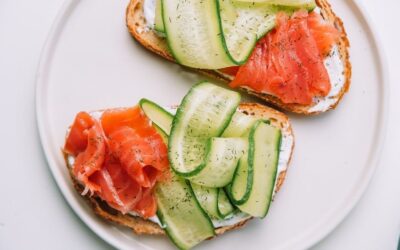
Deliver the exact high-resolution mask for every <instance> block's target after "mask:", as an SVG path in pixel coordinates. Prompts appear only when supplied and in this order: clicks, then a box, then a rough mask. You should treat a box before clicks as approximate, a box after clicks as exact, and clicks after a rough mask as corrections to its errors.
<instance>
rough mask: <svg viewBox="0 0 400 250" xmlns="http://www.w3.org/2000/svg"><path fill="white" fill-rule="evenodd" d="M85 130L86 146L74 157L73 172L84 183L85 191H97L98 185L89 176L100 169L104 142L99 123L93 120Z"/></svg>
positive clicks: (102, 160)
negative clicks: (91, 124)
mask: <svg viewBox="0 0 400 250" xmlns="http://www.w3.org/2000/svg"><path fill="white" fill-rule="evenodd" d="M87 131H88V132H87V137H86V138H87V146H86V149H85V150H84V151H82V152H80V153H79V154H78V156H77V157H76V158H75V162H74V165H73V174H74V176H75V177H76V178H77V180H78V181H80V182H81V183H83V184H85V187H86V191H89V190H90V191H91V192H92V193H93V192H95V191H99V190H100V187H99V185H98V184H97V183H95V182H91V181H90V179H89V178H90V176H92V175H93V174H94V173H96V172H97V171H100V170H101V168H102V166H103V163H104V159H105V154H106V144H105V139H104V135H103V130H102V129H101V126H100V123H98V122H96V121H95V122H94V124H93V126H92V127H91V128H89V129H88V130H87Z"/></svg>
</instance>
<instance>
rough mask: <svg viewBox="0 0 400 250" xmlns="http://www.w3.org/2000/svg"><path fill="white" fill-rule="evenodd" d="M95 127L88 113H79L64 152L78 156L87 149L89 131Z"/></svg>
mask: <svg viewBox="0 0 400 250" xmlns="http://www.w3.org/2000/svg"><path fill="white" fill-rule="evenodd" d="M93 125H94V120H93V118H92V117H91V116H90V115H89V114H88V113H86V112H79V113H78V114H77V115H76V117H75V120H74V123H73V125H72V126H71V129H70V131H69V134H68V137H67V140H66V142H65V146H64V151H65V152H66V153H67V154H70V155H73V156H77V155H78V154H79V153H80V152H82V151H84V150H85V148H86V147H87V135H88V130H89V129H90V128H91V127H92V126H93Z"/></svg>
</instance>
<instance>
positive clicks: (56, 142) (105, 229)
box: [36, 0, 387, 249]
mask: <svg viewBox="0 0 400 250" xmlns="http://www.w3.org/2000/svg"><path fill="white" fill-rule="evenodd" d="M331 2H332V5H333V8H334V10H335V11H336V13H337V14H338V15H339V16H340V17H342V19H343V21H344V23H345V26H346V28H347V32H348V35H349V38H350V42H351V44H352V45H353V46H352V47H351V51H350V52H351V53H350V54H351V60H352V64H353V78H352V86H351V89H350V92H349V93H348V94H347V95H346V96H345V98H344V99H343V101H342V102H341V103H340V105H339V107H338V108H337V109H336V110H334V111H331V112H328V113H326V114H324V115H320V116H318V117H300V116H291V120H292V122H293V127H294V130H295V135H296V148H295V153H294V157H293V161H292V164H291V166H290V169H289V172H288V175H287V180H286V182H285V185H284V186H283V188H282V190H281V191H280V192H279V194H278V195H277V196H276V198H275V201H274V203H273V205H272V206H271V209H270V212H269V215H268V216H267V218H266V219H265V220H252V221H251V222H250V223H248V225H247V226H246V227H245V228H243V229H241V230H237V231H234V232H230V233H228V234H226V235H223V236H222V237H218V238H217V239H214V240H211V241H207V242H205V243H203V244H201V246H200V247H199V249H201V248H203V249H205V248H207V249H219V248H221V247H222V246H223V247H224V248H227V249H228V248H229V249H244V248H246V249H251V248H259V247H260V246H262V247H263V248H268V249H302V248H307V247H310V246H312V245H313V244H315V243H316V242H318V241H319V240H320V239H322V238H323V237H324V236H326V235H327V234H328V233H329V232H331V231H332V230H333V229H334V228H335V227H336V226H337V225H338V224H339V223H340V221H342V220H343V218H344V217H345V216H346V215H347V214H348V213H349V211H350V210H351V208H353V207H354V205H355V204H356V202H357V201H358V200H359V199H360V197H361V195H362V193H363V191H364V190H365V188H366V186H367V184H368V182H369V180H370V178H371V176H372V174H373V172H374V169H375V167H376V165H377V158H378V155H379V152H380V148H381V145H382V140H383V131H384V130H385V121H386V102H387V94H386V93H387V83H386V80H385V75H386V74H385V72H384V70H385V67H384V65H383V62H382V57H381V55H380V52H379V50H380V48H381V47H380V46H379V45H378V44H377V42H376V39H375V37H374V31H373V29H371V26H370V25H369V23H368V19H367V18H365V15H364V14H363V11H362V10H361V9H360V7H359V5H358V4H356V3H355V2H353V1H345V0H332V1H331ZM127 4H128V0H126V1H121V0H120V1H109V0H85V1H78V0H69V1H67V2H66V3H65V5H64V7H63V8H62V10H61V12H60V14H59V16H58V18H57V20H56V22H55V24H54V26H53V29H52V31H51V33H50V36H49V39H48V41H47V43H46V46H45V48H44V51H43V56H42V60H41V63H40V66H39V72H38V78H37V89H36V98H37V100H36V101H37V103H36V105H37V107H36V111H37V121H38V126H39V131H40V137H41V141H42V145H43V149H44V151H45V154H46V156H47V160H48V163H49V167H50V170H51V172H52V173H53V176H54V178H55V180H56V182H57V184H58V186H59V188H60V189H61V191H62V193H63V194H64V196H65V198H66V200H67V202H68V203H69V205H70V206H71V207H72V208H73V209H74V210H75V212H76V213H77V214H78V215H79V217H80V218H81V219H82V220H83V221H84V222H85V223H86V224H87V225H88V227H90V228H91V229H92V230H93V231H94V232H96V233H97V234H98V235H99V236H100V237H102V238H103V239H104V240H106V241H107V242H108V243H110V244H111V245H113V246H115V247H117V248H120V249H121V248H123V249H132V248H133V249H135V248H136V249H143V248H144V247H147V248H149V249H166V248H173V245H172V244H171V243H170V242H169V240H168V239H167V238H166V237H147V236H145V237H143V236H140V237H139V236H136V235H134V234H132V232H131V231H130V230H127V229H124V228H121V227H118V226H115V225H113V224H110V223H108V222H105V221H103V220H102V219H100V218H98V217H97V216H96V215H94V213H93V212H92V211H91V208H90V207H89V206H88V205H87V204H86V203H85V202H84V200H83V199H82V197H80V195H79V194H78V193H77V192H76V191H75V190H74V188H73V186H72V183H71V180H70V176H69V174H68V171H67V169H66V167H65V164H64V160H63V157H62V154H61V148H62V147H63V143H64V138H65V133H66V129H67V128H68V126H69V125H70V124H71V123H72V121H73V119H74V116H75V114H76V113H77V112H78V111H81V110H88V111H90V110H97V109H103V108H110V107H121V106H133V105H135V104H136V103H137V102H138V100H139V99H140V98H142V97H146V98H149V99H152V100H155V101H157V102H158V103H160V104H161V105H170V104H177V103H179V102H180V100H181V98H182V97H183V96H184V94H185V93H186V92H187V90H188V89H189V88H190V87H191V85H192V84H193V83H195V82H197V81H198V80H200V79H204V77H202V76H199V75H196V74H193V73H191V72H188V71H185V70H182V68H181V67H179V66H177V65H174V64H172V63H169V62H167V61H165V60H162V59H161V58H159V57H158V56H156V55H153V54H152V53H150V52H148V51H147V50H145V49H144V48H142V47H141V46H140V45H138V44H137V43H136V42H135V41H134V40H133V39H132V38H131V36H130V35H129V33H128V31H127V29H126V26H125V8H126V6H127ZM249 240H251V242H252V244H249Z"/></svg>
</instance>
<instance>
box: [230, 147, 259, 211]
mask: <svg viewBox="0 0 400 250" xmlns="http://www.w3.org/2000/svg"><path fill="white" fill-rule="evenodd" d="M252 187H253V165H249V162H248V153H247V152H246V154H244V155H243V156H242V158H241V159H240V161H239V164H238V166H237V168H236V171H235V174H234V177H233V180H232V183H231V184H230V185H229V186H227V192H228V195H229V196H230V198H231V201H232V202H233V204H235V205H236V206H238V205H241V204H244V203H245V202H246V201H247V200H248V199H249V196H250V191H251V189H252Z"/></svg>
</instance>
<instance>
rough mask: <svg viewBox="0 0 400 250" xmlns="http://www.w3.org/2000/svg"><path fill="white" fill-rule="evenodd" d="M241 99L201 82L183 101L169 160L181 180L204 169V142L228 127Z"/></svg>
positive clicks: (174, 129)
mask: <svg viewBox="0 0 400 250" xmlns="http://www.w3.org/2000/svg"><path fill="white" fill-rule="evenodd" d="M239 102H240V95H239V94H238V93H237V92H234V91H230V90H227V89H224V88H221V87H218V86H216V85H213V84H210V83H207V82H203V83H200V84H197V85H196V86H194V87H193V88H192V89H191V90H190V91H189V93H188V94H187V95H186V96H185V97H184V98H183V100H182V103H181V105H180V106H179V108H178V110H177V112H176V115H175V117H174V120H173V123H172V129H171V134H170V140H169V151H168V157H169V160H170V164H171V167H172V169H173V170H174V171H175V172H176V173H177V174H178V175H180V176H184V177H192V176H194V175H196V174H198V173H199V172H200V171H201V170H202V169H203V168H204V167H205V164H204V162H205V160H206V154H207V142H208V141H209V139H210V138H213V137H218V136H220V135H221V134H222V132H223V131H224V129H225V128H226V127H227V126H228V124H229V122H230V120H231V117H232V116H233V114H234V112H235V111H236V108H237V106H238V105H239Z"/></svg>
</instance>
